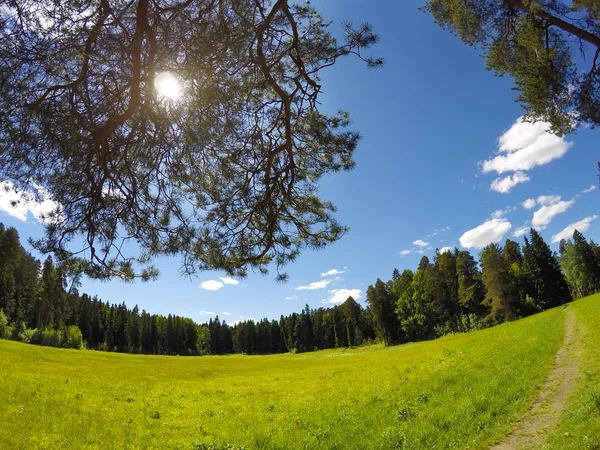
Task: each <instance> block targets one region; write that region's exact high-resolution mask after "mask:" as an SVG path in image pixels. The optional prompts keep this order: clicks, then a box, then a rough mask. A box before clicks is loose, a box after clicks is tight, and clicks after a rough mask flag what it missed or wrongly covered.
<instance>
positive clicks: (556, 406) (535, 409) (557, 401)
mask: <svg viewBox="0 0 600 450" xmlns="http://www.w3.org/2000/svg"><path fill="white" fill-rule="evenodd" d="M575 321H576V319H575V316H574V314H573V313H572V312H570V311H566V314H565V341H564V344H563V346H562V347H561V348H560V349H559V350H558V352H557V353H556V360H555V363H554V368H553V369H552V372H550V374H549V375H548V378H547V379H546V381H545V383H544V385H543V386H542V390H541V392H540V394H539V395H538V397H537V398H536V400H535V401H534V402H533V404H532V405H531V407H530V408H529V410H528V411H527V413H526V414H525V416H524V417H523V419H522V420H521V421H520V422H519V423H518V424H517V427H516V428H515V430H514V431H512V432H511V433H510V434H508V435H507V436H506V438H505V439H504V440H503V441H502V442H500V443H498V444H496V445H493V446H492V447H490V450H513V449H528V448H537V447H538V446H540V445H542V444H543V443H544V441H545V440H546V437H547V435H548V433H549V432H550V431H552V430H553V429H554V428H555V427H556V424H557V423H558V420H559V418H560V415H561V413H562V411H563V410H564V409H565V407H566V406H567V400H568V399H569V396H570V395H571V393H572V392H573V390H574V387H575V384H576V382H577V378H578V377H579V361H578V359H577V353H578V348H579V342H578V339H577V336H576V330H575V326H576V325H575Z"/></svg>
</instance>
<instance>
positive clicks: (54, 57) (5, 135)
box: [0, 0, 382, 280]
mask: <svg viewBox="0 0 600 450" xmlns="http://www.w3.org/2000/svg"><path fill="white" fill-rule="evenodd" d="M83 11H85V13H84V12H83ZM40 16H43V17H42V18H40ZM329 26H330V22H329V21H327V20H325V19H324V18H323V17H322V16H321V15H320V14H319V13H318V12H317V11H316V10H315V9H314V8H313V7H312V6H311V5H310V4H308V3H307V2H287V1H268V0H257V1H253V2H248V1H240V0H232V1H218V2H215V1H212V0H190V1H182V2H173V1H170V0H156V1H149V0H133V1H127V2H116V1H107V0H102V1H94V2H89V1H88V2H83V3H82V2H81V1H80V0H64V1H60V2H58V1H56V2H49V3H47V4H45V6H44V8H43V9H40V8H38V7H37V5H36V2H30V1H28V0H14V1H11V2H10V4H9V5H7V6H6V7H3V8H1V9H0V28H1V29H2V33H1V34H0V67H2V76H1V79H0V179H3V180H7V181H8V182H9V185H10V187H15V188H16V189H17V190H19V191H21V192H26V193H29V194H30V195H31V196H38V197H47V196H50V197H51V198H53V199H54V200H55V201H56V202H57V203H58V204H60V205H61V206H60V208H58V207H57V209H56V210H55V211H52V212H50V213H49V214H48V216H47V217H46V218H45V219H46V225H47V226H46V235H45V237H44V238H43V239H41V240H40V241H37V242H36V243H35V245H36V247H37V248H38V249H39V250H40V251H42V252H46V253H49V252H53V253H54V258H55V260H56V261H57V262H60V263H61V265H62V263H66V262H68V263H69V264H68V267H69V271H73V273H79V272H80V271H83V272H84V273H86V274H87V275H88V276H91V277H97V278H102V279H106V278H110V277H117V278H121V279H132V278H134V277H140V278H142V279H143V280H147V279H151V278H153V277H155V276H157V271H156V269H155V268H154V267H152V266H150V265H149V263H150V261H151V259H152V258H154V257H156V256H159V255H175V254H177V255H180V256H181V257H182V259H183V271H184V272H185V273H186V274H190V273H193V272H195V271H196V270H202V269H207V268H214V269H222V270H225V271H227V272H228V273H230V274H237V275H243V274H245V273H246V272H247V269H248V268H257V269H258V270H260V271H266V270H267V267H268V265H269V264H270V263H273V264H274V265H275V266H277V268H280V267H282V266H284V265H285V264H287V263H289V262H291V261H293V260H294V259H295V258H296V257H297V256H298V254H299V252H300V251H301V250H303V249H306V248H310V249H313V248H321V247H324V246H326V245H328V244H330V243H331V242H334V241H336V240H337V239H339V238H340V237H341V236H342V235H343V234H344V232H345V230H346V228H345V227H344V226H343V225H341V224H340V223H338V221H337V220H336V219H335V217H334V215H333V214H334V212H335V207H334V205H332V204H331V203H330V202H327V201H325V200H322V199H321V198H320V197H319V196H318V195H317V189H316V187H317V183H318V180H319V179H320V178H321V177H323V176H324V175H327V174H329V173H333V172H337V171H341V170H351V169H352V168H353V166H354V161H353V153H354V150H355V148H356V146H357V144H358V141H359V138H360V136H359V134H358V133H357V132H355V131H352V130H350V129H349V125H350V119H349V115H348V114H347V113H346V112H343V111H340V112H339V113H337V114H334V115H327V114H325V113H324V112H322V111H321V108H320V103H321V102H320V101H319V96H320V93H321V86H320V84H319V76H320V72H321V70H322V69H325V68H326V67H329V66H331V65H333V64H335V63H336V62H337V61H338V60H339V59H340V58H343V57H344V56H348V55H353V56H356V57H358V58H360V59H362V60H363V61H364V62H365V63H366V65H367V66H368V67H378V66H380V65H381V64H382V61H381V60H380V59H373V58H367V57H365V56H364V54H365V51H366V49H367V48H369V47H371V46H372V45H373V44H375V43H376V42H377V40H378V38H377V35H375V34H374V33H373V31H372V29H371V27H370V26H369V25H368V24H363V25H361V26H359V27H357V28H353V27H352V26H351V25H350V24H346V25H345V26H344V29H343V33H342V36H343V41H342V42H338V40H337V39H336V37H334V35H333V34H332V33H331V32H330V31H329ZM336 34H337V33H336ZM58 61H60V64H57V62H58ZM165 73H167V74H171V75H172V76H176V77H178V78H179V82H180V84H181V87H182V91H183V92H184V95H182V98H180V99H179V100H178V101H176V102H175V101H173V102H171V101H169V100H168V99H165V98H163V97H162V96H161V93H160V92H159V89H157V88H156V86H155V81H156V80H159V79H160V77H161V76H163V75H164V74H165ZM75 238H76V239H75ZM130 241H132V242H135V243H136V244H137V246H139V247H140V248H141V251H140V253H141V254H140V253H138V252H137V251H136V252H135V253H132V254H123V253H122V251H124V250H125V249H126V248H127V247H128V246H127V245H123V244H127V243H128V242H130ZM74 242H82V243H84V244H83V248H77V247H74V246H75V245H76V244H74ZM67 243H69V244H67ZM79 250H81V252H79ZM81 254H85V255H86V257H85V258H84V257H81ZM278 277H279V278H280V279H283V278H285V275H284V274H281V273H280V274H279V275H278Z"/></svg>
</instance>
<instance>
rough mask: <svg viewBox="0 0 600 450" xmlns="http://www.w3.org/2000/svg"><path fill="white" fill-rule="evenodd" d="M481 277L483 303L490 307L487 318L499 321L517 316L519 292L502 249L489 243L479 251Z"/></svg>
mask: <svg viewBox="0 0 600 450" xmlns="http://www.w3.org/2000/svg"><path fill="white" fill-rule="evenodd" d="M481 267H482V273H481V279H482V281H483V285H484V287H485V289H486V294H485V299H484V302H483V303H484V305H485V306H487V307H488V308H490V312H489V315H488V316H487V319H488V320H490V321H499V320H504V319H514V318H516V317H518V307H519V292H518V289H517V286H516V280H515V277H514V275H513V274H512V272H511V270H510V266H509V265H508V261H507V260H506V259H505V258H504V257H503V255H502V249H501V248H500V247H499V246H498V245H496V244H490V245H488V246H487V247H485V248H484V249H483V251H482V252H481Z"/></svg>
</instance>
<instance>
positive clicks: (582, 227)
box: [552, 215, 598, 243]
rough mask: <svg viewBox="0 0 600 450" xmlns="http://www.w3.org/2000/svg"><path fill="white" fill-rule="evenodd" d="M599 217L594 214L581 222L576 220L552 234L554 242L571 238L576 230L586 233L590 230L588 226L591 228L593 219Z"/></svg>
mask: <svg viewBox="0 0 600 450" xmlns="http://www.w3.org/2000/svg"><path fill="white" fill-rule="evenodd" d="M597 218H598V216H597V215H593V216H589V217H586V218H584V219H581V220H580V221H579V222H575V223H572V224H571V225H568V226H567V227H566V228H565V229H564V230H562V231H561V232H559V233H556V234H555V235H554V236H552V242H553V243H556V242H560V240H561V239H571V238H572V237H573V232H574V231H575V230H577V231H579V232H580V233H585V232H586V231H587V230H588V228H590V225H591V224H592V220H596V219H597Z"/></svg>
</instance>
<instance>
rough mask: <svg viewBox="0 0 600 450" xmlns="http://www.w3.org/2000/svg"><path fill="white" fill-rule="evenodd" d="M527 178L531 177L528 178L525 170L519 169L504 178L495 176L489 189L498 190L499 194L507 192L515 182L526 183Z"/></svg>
mask: <svg viewBox="0 0 600 450" xmlns="http://www.w3.org/2000/svg"><path fill="white" fill-rule="evenodd" d="M529 180H531V178H529V176H527V174H526V173H525V172H520V171H519V172H515V173H513V174H512V175H508V176H506V177H504V178H496V179H495V180H494V181H492V184H491V185H490V189H491V190H492V191H496V192H500V193H501V194H507V193H508V192H510V190H511V189H512V188H514V187H515V186H516V185H517V184H520V183H526V182H528V181H529Z"/></svg>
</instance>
